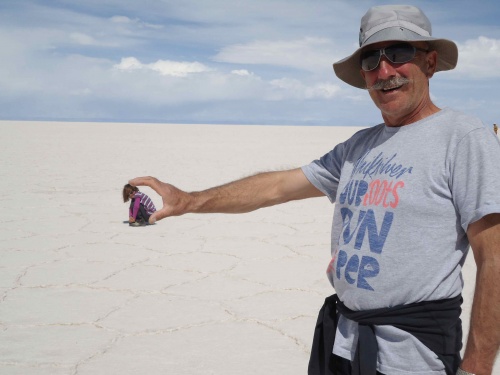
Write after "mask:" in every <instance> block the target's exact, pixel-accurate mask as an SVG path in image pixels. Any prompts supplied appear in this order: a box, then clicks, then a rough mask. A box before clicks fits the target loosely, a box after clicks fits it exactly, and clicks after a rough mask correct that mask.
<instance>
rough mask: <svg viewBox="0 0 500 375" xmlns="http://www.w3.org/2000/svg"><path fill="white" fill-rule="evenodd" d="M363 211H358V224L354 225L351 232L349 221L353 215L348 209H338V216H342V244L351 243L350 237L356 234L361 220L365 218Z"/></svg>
mask: <svg viewBox="0 0 500 375" xmlns="http://www.w3.org/2000/svg"><path fill="white" fill-rule="evenodd" d="M365 213H366V212H365V211H360V212H359V218H358V223H357V224H356V227H355V228H354V230H352V231H351V226H350V224H351V220H352V216H353V213H352V211H351V210H350V209H348V208H346V207H342V208H341V209H340V214H341V216H342V222H343V230H342V238H343V239H344V244H348V243H349V242H351V240H352V237H353V236H354V235H355V234H356V232H357V231H358V228H359V225H360V224H361V223H362V222H363V218H364V216H365Z"/></svg>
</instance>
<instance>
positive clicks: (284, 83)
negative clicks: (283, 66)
mask: <svg viewBox="0 0 500 375" xmlns="http://www.w3.org/2000/svg"><path fill="white" fill-rule="evenodd" d="M270 84H271V86H272V87H273V88H274V89H275V91H274V92H273V95H272V97H271V98H272V99H274V100H283V99H330V98H332V97H334V96H335V95H336V94H337V93H339V92H340V90H341V89H340V87H339V86H337V85H332V84H331V83H323V82H320V83H315V84H311V85H307V84H304V83H303V82H301V81H299V80H297V79H292V78H281V79H275V80H272V81H271V82H270ZM276 89H277V91H276Z"/></svg>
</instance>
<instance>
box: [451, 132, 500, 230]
mask: <svg viewBox="0 0 500 375" xmlns="http://www.w3.org/2000/svg"><path fill="white" fill-rule="evenodd" d="M499 155H500V142H499V140H498V138H497V137H496V136H495V135H494V134H493V133H491V132H489V131H488V129H486V128H485V127H482V128H477V129H474V130H472V131H471V132H469V133H467V134H466V135H465V136H464V137H463V138H462V139H461V140H460V142H459V143H458V145H457V147H456V150H455V153H454V155H453V157H452V168H451V178H450V188H451V192H452V196H453V201H454V203H455V207H456V209H457V211H458V212H459V214H460V218H461V220H460V221H461V222H460V224H461V226H462V228H463V229H464V231H467V228H468V226H469V225H470V224H471V223H473V222H475V221H477V220H479V219H481V218H482V217H484V216H486V215H489V214H492V213H500V164H499V162H500V160H499Z"/></svg>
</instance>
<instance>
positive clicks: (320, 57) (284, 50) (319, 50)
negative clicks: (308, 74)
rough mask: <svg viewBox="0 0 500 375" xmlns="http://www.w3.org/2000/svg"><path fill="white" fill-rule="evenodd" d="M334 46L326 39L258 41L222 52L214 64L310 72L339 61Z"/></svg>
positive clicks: (230, 47)
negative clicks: (257, 66) (274, 67)
mask: <svg viewBox="0 0 500 375" xmlns="http://www.w3.org/2000/svg"><path fill="white" fill-rule="evenodd" d="M335 55H336V53H335V52H334V46H333V43H332V42H331V41H330V40H329V39H326V38H312V37H307V38H302V39H297V40H288V41H284V40H279V41H270V40H264V41H262V40H261V41H255V42H250V43H246V44H234V45H230V46H227V47H224V48H222V49H221V51H220V52H219V53H218V54H217V55H215V56H214V57H213V59H214V60H215V61H220V62H229V63H238V64H267V65H278V66H286V67H293V68H299V69H303V70H307V71H316V70H317V69H324V68H325V67H328V66H330V65H331V64H332V62H333V61H335V60H337V58H336V56H335Z"/></svg>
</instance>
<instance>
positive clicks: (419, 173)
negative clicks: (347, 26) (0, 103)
mask: <svg viewBox="0 0 500 375" xmlns="http://www.w3.org/2000/svg"><path fill="white" fill-rule="evenodd" d="M457 57H458V52H457V47H456V45H455V44H454V43H453V42H452V41H450V40H446V39H437V38H433V37H432V36H431V25H430V22H429V20H428V19H427V17H426V16H425V15H424V14H423V13H422V12H421V11H420V10H419V9H417V8H415V7H411V6H396V5H391V6H380V7H374V8H371V9H370V10H369V11H368V12H367V13H366V14H365V16H364V17H363V18H362V20H361V30H360V48H359V49H358V50H357V51H355V52H354V53H353V54H352V55H351V56H349V57H348V58H346V59H343V60H341V61H339V62H337V63H335V64H334V70H335V73H336V75H337V76H338V77H339V78H340V79H342V80H343V81H345V82H346V83H348V84H350V85H352V86H355V87H358V88H362V89H368V90H369V94H370V96H371V98H372V100H373V102H374V103H375V105H376V106H377V107H378V108H379V109H380V111H381V114H382V118H383V120H384V123H382V124H380V125H378V126H375V127H372V128H368V129H365V130H362V131H360V132H358V133H356V134H355V135H354V136H353V137H352V138H351V139H349V140H348V141H346V142H344V143H342V144H340V145H338V146H336V147H335V148H334V149H333V150H332V151H331V152H329V153H328V154H326V155H324V156H323V157H322V158H320V159H319V160H316V161H314V162H312V163H311V164H310V165H307V166H305V167H303V168H301V169H293V170H288V171H280V172H270V173H261V174H257V175H255V176H252V177H248V178H245V179H242V180H239V181H235V182H232V183H229V184H226V185H222V186H219V187H216V188H212V189H208V190H205V191H201V192H194V193H187V192H184V191H182V190H179V189H178V188H176V187H174V186H172V185H170V184H167V183H163V182H161V181H159V180H157V179H155V178H152V177H142V178H136V179H133V180H131V181H130V183H131V184H132V185H134V186H136V185H146V186H150V187H152V188H153V189H154V190H155V191H156V192H157V193H158V194H160V195H161V196H162V199H163V208H162V209H161V210H159V211H157V212H156V213H155V214H153V215H152V216H151V219H150V221H151V222H154V221H155V220H160V219H162V218H164V217H167V216H175V215H182V214H185V213H188V212H191V213H194V212H195V213H202V212H206V213H208V212H212V213H213V212H222V213H243V212H249V211H253V210H256V209H259V208H262V207H267V206H271V205H276V204H280V203H285V202H288V201H291V200H297V199H305V198H311V197H318V196H323V195H326V196H328V197H329V199H330V200H331V201H332V202H335V203H336V205H335V214H334V223H333V230H332V262H331V263H330V266H329V267H328V277H329V279H330V281H331V282H332V284H333V285H334V287H335V291H336V293H337V295H335V296H333V297H330V298H327V300H326V302H325V306H323V308H322V310H321V312H320V316H319V318H318V326H317V331H316V333H315V340H314V343H313V349H312V354H311V361H310V365H309V373H310V374H326V373H337V374H348V373H353V374H363V375H364V374H375V373H376V372H378V373H382V374H386V375H390V374H422V375H423V374H455V373H460V374H468V373H471V374H478V375H479V374H491V372H492V366H493V363H494V360H495V356H496V354H497V351H498V347H499V343H500V324H499V322H500V303H499V302H500V287H499V283H498V282H497V279H498V277H499V276H500V249H499V246H500V194H498V192H499V191H500V169H498V168H497V166H496V165H495V159H496V158H492V157H491V155H492V154H496V155H500V146H499V142H498V140H497V139H496V137H494V136H493V135H492V133H491V132H490V131H488V130H487V129H486V128H485V127H484V126H483V125H482V124H481V123H480V121H479V120H477V119H475V118H472V117H469V116H466V115H464V114H462V113H459V112H456V111H453V110H451V109H440V108H438V107H437V106H436V105H435V104H434V103H432V101H431V98H430V93H429V80H430V78H431V77H432V76H433V75H434V73H435V72H437V71H442V70H449V69H453V68H454V67H455V65H456V62H457ZM469 244H470V245H471V247H472V250H473V253H474V258H475V261H476V264H477V282H476V290H475V295H474V301H473V307H472V318H471V327H470V332H469V339H468V342H467V347H466V350H465V354H464V358H463V360H461V359H460V354H459V351H460V348H461V345H462V344H461V325H460V319H459V315H460V304H461V290H462V278H461V267H462V266H463V264H464V261H465V257H466V255H467V252H468V248H469ZM337 320H338V321H337ZM332 353H333V354H332ZM459 365H460V369H458V367H459ZM457 371H458V372H457Z"/></svg>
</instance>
